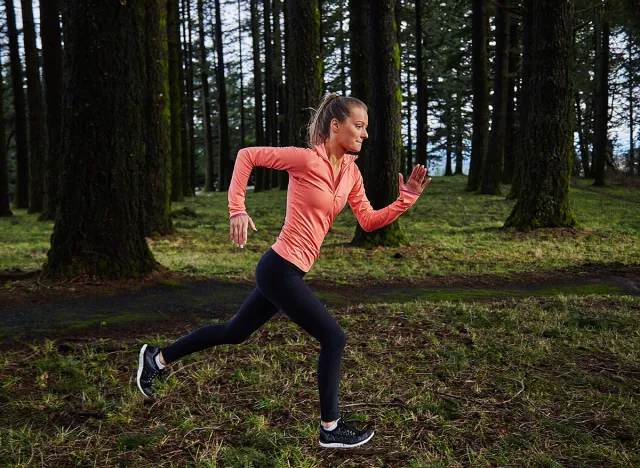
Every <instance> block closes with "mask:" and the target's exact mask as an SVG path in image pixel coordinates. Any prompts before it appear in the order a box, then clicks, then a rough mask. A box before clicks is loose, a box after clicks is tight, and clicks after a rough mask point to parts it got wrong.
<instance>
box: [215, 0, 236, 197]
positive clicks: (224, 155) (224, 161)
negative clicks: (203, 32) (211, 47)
mask: <svg viewBox="0 0 640 468" xmlns="http://www.w3.org/2000/svg"><path fill="white" fill-rule="evenodd" d="M215 7H216V49H217V51H218V67H217V69H216V72H217V73H216V77H217V83H218V85H217V88H218V92H217V97H218V131H219V142H220V159H219V161H220V170H219V171H218V174H219V177H220V185H219V186H218V190H219V191H220V192H224V191H226V190H228V189H229V183H231V172H232V171H233V166H232V165H231V149H230V147H229V111H228V105H227V85H226V84H225V77H224V53H223V43H222V24H221V21H220V0H215Z"/></svg>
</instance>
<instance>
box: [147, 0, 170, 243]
mask: <svg viewBox="0 0 640 468" xmlns="http://www.w3.org/2000/svg"><path fill="white" fill-rule="evenodd" d="M145 10H146V12H145V31H144V32H145V38H144V40H145V47H144V51H145V66H146V86H145V96H144V99H145V101H144V108H143V116H144V120H143V136H144V145H145V149H146V151H145V160H146V170H145V171H144V173H145V175H146V177H144V178H143V180H144V210H145V236H146V237H152V236H158V235H167V234H171V233H172V232H173V227H172V224H171V138H170V132H171V126H170V102H171V99H170V90H169V54H168V39H167V33H168V31H167V27H166V25H167V13H168V10H167V0H145Z"/></svg>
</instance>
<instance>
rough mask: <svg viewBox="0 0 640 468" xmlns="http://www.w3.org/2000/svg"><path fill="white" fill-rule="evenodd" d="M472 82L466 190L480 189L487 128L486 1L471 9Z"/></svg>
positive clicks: (479, 0)
mask: <svg viewBox="0 0 640 468" xmlns="http://www.w3.org/2000/svg"><path fill="white" fill-rule="evenodd" d="M471 17H472V28H473V43H472V53H471V55H472V57H471V62H472V65H471V67H472V80H473V136H472V138H471V161H470V163H469V177H468V179H467V190H469V191H476V190H478V188H479V186H480V178H481V175H482V164H483V161H484V159H485V155H486V154H487V146H488V143H489V140H488V137H489V135H488V133H489V132H488V127H489V83H488V73H487V68H488V62H489V58H488V55H487V0H475V1H474V2H473V7H472V14H471Z"/></svg>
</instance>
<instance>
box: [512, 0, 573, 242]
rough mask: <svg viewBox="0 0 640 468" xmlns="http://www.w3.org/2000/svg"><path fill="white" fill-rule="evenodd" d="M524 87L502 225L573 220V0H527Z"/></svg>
mask: <svg viewBox="0 0 640 468" xmlns="http://www.w3.org/2000/svg"><path fill="white" fill-rule="evenodd" d="M531 8H532V12H531V20H532V42H531V52H530V54H531V55H530V59H531V64H530V67H529V68H528V73H529V76H528V78H527V81H528V85H527V87H528V90H527V92H526V93H522V97H523V99H524V100H525V101H526V103H525V104H524V109H523V111H524V113H525V116H524V119H523V122H524V129H525V132H523V142H522V152H523V154H526V155H527V157H526V158H523V159H522V162H521V165H522V171H523V175H522V177H521V183H522V185H523V186H522V189H521V190H520V192H519V196H518V201H517V202H516V204H515V206H514V207H513V211H512V212H511V214H510V216H509V218H508V219H507V221H506V222H505V227H509V226H512V227H515V228H517V229H521V230H528V229H535V228H539V227H561V226H574V225H575V222H576V221H575V218H574V216H573V212H572V211H571V207H570V205H569V177H570V173H571V160H572V154H573V137H572V133H573V126H572V115H573V113H572V102H573V91H572V83H571V80H572V78H571V68H572V57H571V50H572V42H573V2H572V1H571V0H569V1H565V2H560V3H558V2H557V1H556V0H535V1H533V2H531Z"/></svg>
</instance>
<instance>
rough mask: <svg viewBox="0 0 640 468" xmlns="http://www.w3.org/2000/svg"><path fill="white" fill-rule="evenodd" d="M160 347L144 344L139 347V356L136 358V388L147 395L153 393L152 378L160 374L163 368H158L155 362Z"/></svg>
mask: <svg viewBox="0 0 640 468" xmlns="http://www.w3.org/2000/svg"><path fill="white" fill-rule="evenodd" d="M159 352H160V349H158V348H156V347H154V346H149V345H144V346H143V347H142V349H140V357H139V358H138V378H137V381H138V388H139V389H140V391H141V392H142V393H144V394H145V395H147V396H149V395H152V394H153V388H152V385H153V379H155V378H156V377H159V376H162V373H163V372H164V369H160V368H159V367H158V365H157V364H156V355H158V353H159Z"/></svg>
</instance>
